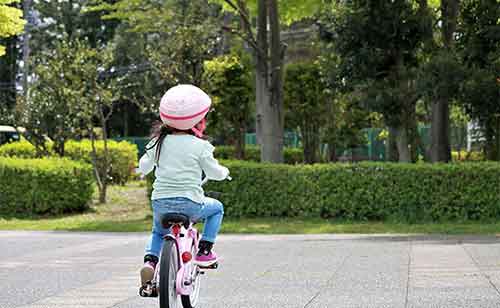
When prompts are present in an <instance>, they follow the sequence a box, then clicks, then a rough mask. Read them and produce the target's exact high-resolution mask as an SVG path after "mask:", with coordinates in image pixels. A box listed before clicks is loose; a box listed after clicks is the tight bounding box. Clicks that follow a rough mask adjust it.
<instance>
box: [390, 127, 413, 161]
mask: <svg viewBox="0 0 500 308" xmlns="http://www.w3.org/2000/svg"><path fill="white" fill-rule="evenodd" d="M393 129H394V133H395V135H396V147H397V149H398V156H399V162H400V163H410V162H411V153H410V149H409V147H408V132H407V130H406V128H405V127H404V126H401V127H394V128H393Z"/></svg>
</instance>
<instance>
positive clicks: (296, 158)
mask: <svg viewBox="0 0 500 308" xmlns="http://www.w3.org/2000/svg"><path fill="white" fill-rule="evenodd" d="M214 156H215V157H216V158H218V159H235V157H236V156H235V149H234V146H229V145H222V146H216V147H215V152H214ZM283 156H284V160H285V163H286V164H292V165H293V164H300V163H303V162H304V152H303V150H302V149H301V148H284V150H283ZM245 160H246V161H254V162H259V161H260V147H258V146H255V145H246V146H245Z"/></svg>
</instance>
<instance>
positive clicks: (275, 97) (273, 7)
mask: <svg viewBox="0 0 500 308" xmlns="http://www.w3.org/2000/svg"><path fill="white" fill-rule="evenodd" d="M267 4H268V10H269V11H268V13H269V27H270V30H271V31H270V42H271V44H270V53H271V65H270V68H271V71H270V73H271V74H270V77H271V78H270V81H271V84H270V86H269V88H268V90H269V91H270V95H269V97H270V100H269V103H268V104H265V105H264V106H263V108H262V112H263V114H262V116H263V117H262V151H261V159H262V161H268V162H273V163H282V162H283V143H284V142H283V137H284V120H285V119H284V112H283V65H284V47H283V45H282V43H281V36H280V31H281V30H280V20H279V12H278V2H277V0H268V1H267Z"/></svg>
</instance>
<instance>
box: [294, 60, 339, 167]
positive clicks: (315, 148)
mask: <svg viewBox="0 0 500 308" xmlns="http://www.w3.org/2000/svg"><path fill="white" fill-rule="evenodd" d="M285 76H286V77H285V110H286V111H285V120H286V123H287V125H289V126H290V127H292V128H296V127H298V128H299V130H300V133H301V135H302V143H303V145H304V158H305V161H306V162H307V163H315V162H318V160H319V146H320V128H321V127H323V126H324V124H325V123H326V122H327V121H328V120H329V118H328V116H329V114H328V104H329V103H330V101H329V100H331V99H332V98H331V97H329V96H328V94H327V85H326V83H324V82H322V81H323V79H322V76H321V71H320V66H319V63H315V62H310V63H307V62H303V63H294V64H289V65H288V66H287V68H286V73H285Z"/></svg>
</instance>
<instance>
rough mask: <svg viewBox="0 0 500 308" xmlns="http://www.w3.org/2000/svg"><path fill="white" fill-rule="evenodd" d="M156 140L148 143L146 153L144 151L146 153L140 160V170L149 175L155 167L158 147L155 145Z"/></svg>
mask: <svg viewBox="0 0 500 308" xmlns="http://www.w3.org/2000/svg"><path fill="white" fill-rule="evenodd" d="M155 141H156V140H151V142H149V143H148V145H147V146H146V149H147V150H146V153H144V155H142V157H141V159H140V160H139V168H138V170H139V172H140V173H142V174H145V175H147V174H149V173H150V172H151V171H153V170H154V168H155V153H156V147H153V145H154V142H155Z"/></svg>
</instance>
